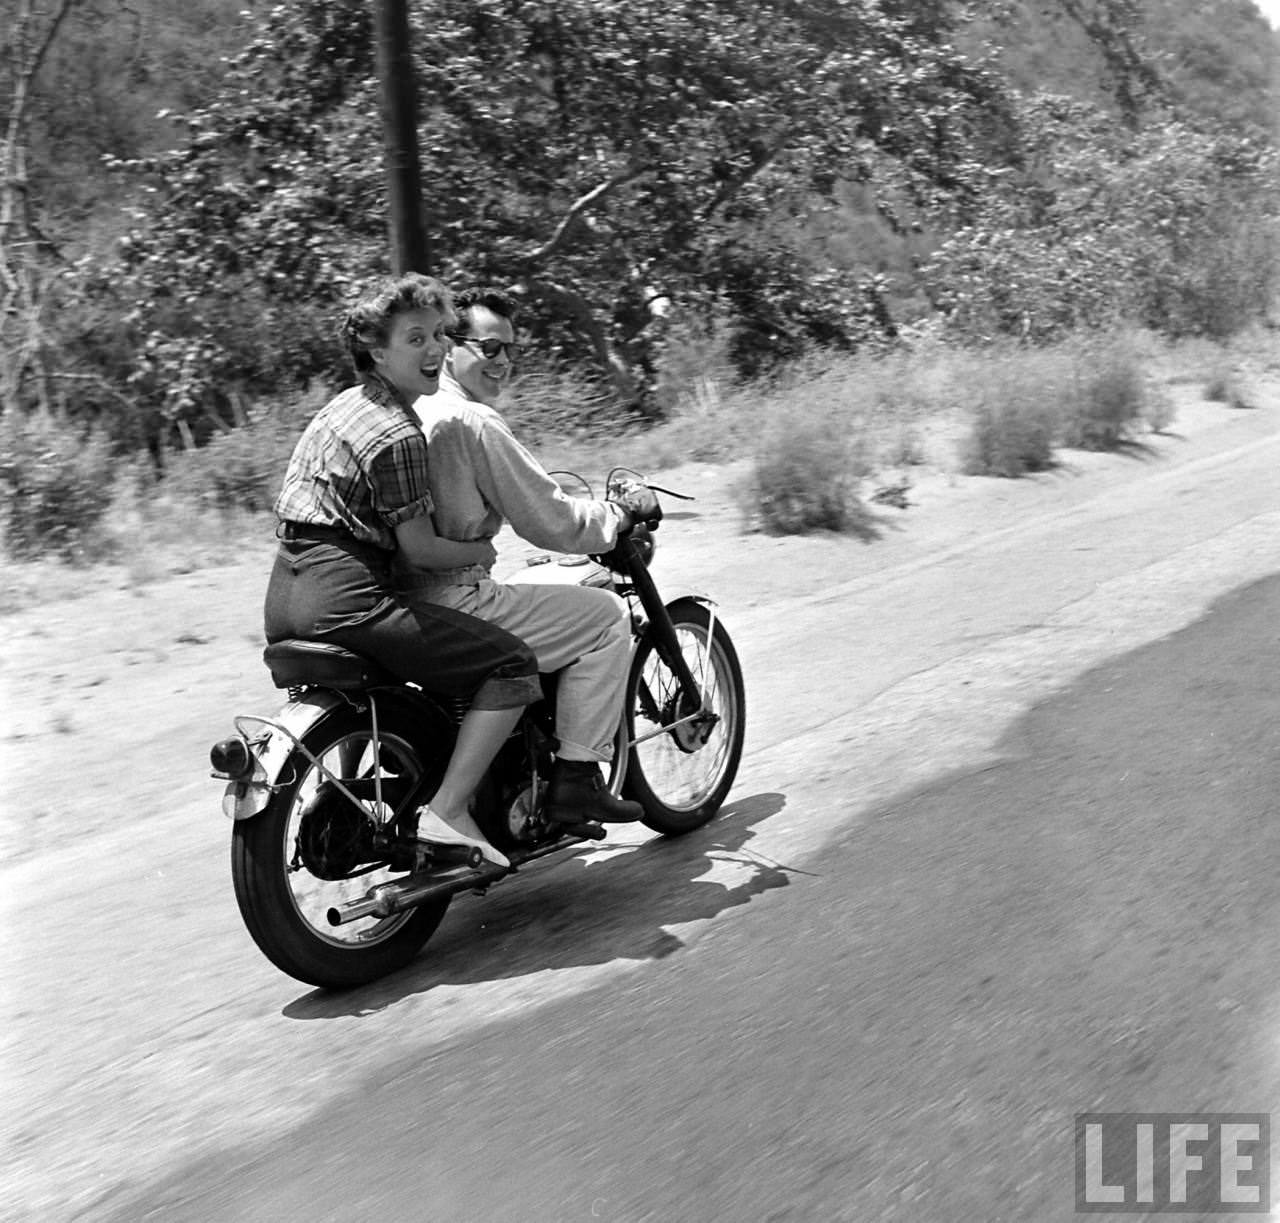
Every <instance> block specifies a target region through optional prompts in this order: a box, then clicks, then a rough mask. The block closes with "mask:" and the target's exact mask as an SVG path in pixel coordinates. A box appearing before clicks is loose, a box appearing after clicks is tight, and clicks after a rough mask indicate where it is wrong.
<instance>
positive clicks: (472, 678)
mask: <svg viewBox="0 0 1280 1223" xmlns="http://www.w3.org/2000/svg"><path fill="white" fill-rule="evenodd" d="M389 564H390V557H389V556H387V555H385V554H383V553H382V552H381V551H380V550H379V549H377V548H371V547H369V546H367V545H365V544H361V543H358V542H357V541H356V540H354V539H352V540H350V541H332V540H328V539H326V540H324V541H318V540H306V539H298V540H292V541H287V542H283V543H281V545H280V549H279V551H278V552H277V553H276V559H275V565H274V567H273V568H272V570H271V580H270V582H269V583H268V585H267V598H266V608H265V628H266V634H267V641H268V643H271V642H276V641H283V640H285V639H286V638H290V637H296V638H301V639H303V640H305V641H327V642H331V643H332V644H334V645H340V646H342V647H344V648H345V649H348V650H351V651H353V652H354V653H357V654H362V655H364V656H365V657H366V658H371V659H373V660H374V661H375V662H377V663H379V664H380V665H381V666H383V667H385V668H386V669H387V670H388V671H390V672H391V673H392V674H393V675H396V676H398V677H399V678H401V679H405V680H411V681H412V682H413V683H415V684H420V685H421V686H422V687H423V688H424V689H426V690H427V691H428V692H435V693H439V694H443V695H447V696H456V697H464V698H468V699H469V700H470V702H471V706H472V708H474V709H512V708H515V707H517V706H520V705H528V704H531V703H532V702H533V701H536V700H538V699H539V698H540V697H541V696H542V689H541V686H540V684H539V682H538V664H537V660H536V659H535V657H534V654H533V651H532V650H530V649H529V647H528V646H526V645H525V644H524V642H522V641H521V640H520V639H519V638H518V637H515V636H513V635H512V634H511V633H508V632H506V631H505V630H503V629H500V628H498V627H497V625H494V624H488V623H486V622H485V621H483V620H480V619H477V618H476V617H475V616H469V615H466V614H464V613H463V612H458V611H454V610H452V609H451V608H447V607H437V606H433V605H431V604H427V603H421V604H419V603H417V602H416V601H415V603H414V605H413V606H412V607H408V606H406V605H405V604H404V603H403V602H401V601H399V600H398V599H397V598H395V596H394V595H393V594H392V586H391V576H390V570H389Z"/></svg>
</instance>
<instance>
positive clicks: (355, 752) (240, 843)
mask: <svg viewBox="0 0 1280 1223" xmlns="http://www.w3.org/2000/svg"><path fill="white" fill-rule="evenodd" d="M378 722H379V725H378V731H379V739H380V741H381V745H382V752H381V761H382V778H383V785H384V796H383V797H384V803H383V808H382V810H381V811H375V806H376V804H375V802H374V801H372V798H371V797H370V798H366V797H365V796H366V795H369V794H371V793H372V791H371V784H372V783H371V779H372V777H373V775H374V771H373V761H374V752H373V744H372V734H371V723H370V720H369V716H368V714H367V713H358V712H357V711H356V710H354V709H341V710H335V711H334V712H333V713H332V714H330V715H329V716H328V717H326V718H325V719H324V720H323V721H321V722H320V723H318V724H317V725H316V726H314V727H312V729H311V730H310V731H308V732H307V734H305V735H304V736H303V737H302V742H303V744H304V745H305V746H306V747H307V748H308V749H309V750H310V751H311V752H312V753H313V754H314V755H315V756H316V757H317V758H318V759H319V760H320V761H322V762H323V763H324V764H325V765H326V766H327V767H328V768H329V769H330V770H331V771H332V772H333V773H334V774H336V775H337V776H338V777H340V778H341V779H343V780H344V781H347V782H355V783H357V784H356V785H354V786H349V787H348V788H350V789H352V790H353V791H356V792H358V793H357V797H360V798H361V800H362V801H361V804H360V805H361V808H362V809H363V813H364V814H363V815H362V814H361V812H360V811H358V810H357V809H356V807H355V805H354V804H352V803H351V801H350V800H349V799H348V798H346V797H345V796H342V795H340V794H339V793H338V791H337V790H336V787H334V786H333V784H332V781H331V780H328V779H326V778H325V776H324V774H323V772H321V770H319V769H318V768H317V767H316V766H315V765H314V764H313V763H312V762H311V761H310V760H309V759H308V758H307V757H306V755H305V754H304V753H303V752H302V751H300V750H298V749H295V750H294V751H293V752H292V754H291V755H290V756H289V758H288V760H287V761H286V763H285V765H284V768H283V769H282V770H281V774H280V776H281V778H282V779H283V780H284V784H283V785H282V786H281V788H280V789H278V790H277V791H276V792H275V793H274V794H273V795H272V797H271V801H270V802H269V803H268V804H267V806H266V808H265V809H264V810H262V811H261V812H259V814H257V815H255V816H253V817H251V818H250V819H247V820H238V821H237V822H236V824H235V826H234V829H233V832H232V838H231V877H232V881H233V883H234V885H235V895H236V901H237V903H238V904H239V906H240V914H241V916H242V917H243V919H244V923H245V925H246V926H247V927H248V930H249V933H250V935H252V937H253V940H254V942H255V943H257V945H258V947H259V949H260V950H261V951H262V953H263V954H264V955H265V956H266V957H267V959H269V960H270V961H271V962H272V963H273V964H274V965H275V966H276V967H277V968H279V969H280V970H281V971H282V972H285V973H288V974H289V976H291V977H295V978H296V979H297V980H299V981H303V982H306V983H307V984H308V985H318V986H321V987H324V988H327V989H349V988H351V987H353V986H357V985H364V984H366V983H367V982H369V981H373V980H376V979H377V978H378V977H383V976H386V975H387V974H388V973H391V972H395V971H396V970H397V969H399V968H403V967H404V966H405V965H406V964H408V963H409V962H410V961H411V960H412V959H413V958H414V956H416V955H417V954H418V952H419V950H421V948H422V946H423V944H424V943H426V941H427V940H428V939H429V938H430V937H431V935H432V934H433V933H434V932H435V929H436V927H437V926H438V925H439V924H440V920H441V918H443V917H444V914H445V910H446V909H447V908H448V907H449V898H448V897H445V898H444V899H442V900H438V901H434V902H432V903H429V904H425V905H422V906H420V907H418V908H414V909H408V910H406V911H404V912H402V913H397V914H394V915H393V916H391V917H386V918H377V917H368V918H361V919H360V920H358V921H354V922H350V923H347V924H344V925H341V926H331V925H330V924H329V922H328V919H327V913H328V910H329V909H330V908H331V907H334V906H338V905H341V904H342V903H343V902H344V901H347V900H352V899H356V898H358V897H360V896H363V895H364V894H365V892H366V891H368V889H369V888H371V887H374V886H376V885H377V884H380V883H386V882H389V881H391V880H394V879H399V878H404V875H403V874H398V875H397V874H393V873H392V872H391V871H389V870H387V869H386V868H385V867H379V868H378V869H376V870H372V871H369V872H367V873H364V874H359V875H356V876H355V877H354V878H350V879H331V878H323V877H321V876H319V875H316V874H314V873H312V870H311V869H310V868H309V867H308V865H307V862H306V859H307V858H308V857H310V858H311V860H312V864H313V865H317V863H316V861H315V855H316V852H317V847H325V846H327V845H328V844H329V842H330V841H333V840H337V841H339V842H340V841H341V837H339V836H335V835H332V834H333V833H342V832H350V831H352V829H353V828H354V829H359V828H360V827H361V826H362V824H367V823H368V822H369V821H377V822H379V823H385V822H387V821H388V820H389V819H390V818H391V817H392V816H393V815H394V814H398V812H397V811H393V810H392V806H393V802H395V803H399V805H400V806H401V807H404V806H407V805H408V804H409V803H410V802H414V801H416V802H421V801H423V800H422V797H421V795H422V794H423V793H430V790H431V789H433V788H434V785H435V783H436V782H438V780H439V776H440V775H441V774H442V773H443V771H444V765H445V763H446V762H447V759H448V756H447V752H448V745H447V744H446V745H444V750H445V757H444V760H440V759H439V758H437V757H433V756H432V755H431V754H428V753H427V752H426V751H425V750H424V749H423V748H422V747H421V746H420V738H421V736H420V734H419V733H418V732H420V731H421V729H422V723H421V722H420V721H417V720H415V719H414V718H413V717H412V716H410V715H409V714H408V713H406V712H404V711H402V710H399V709H395V708H391V709H387V710H385V711H383V710H382V709H381V707H380V716H379V719H378ZM304 820H309V821H310V822H311V823H310V826H309V827H308V825H307V824H305V823H304ZM325 820H329V821H331V822H330V823H326V824H325V825H323V826H321V827H319V828H316V826H315V825H316V823H317V821H325ZM341 848H342V846H341V844H340V843H339V845H338V850H339V852H340V851H341ZM360 857H361V855H359V854H358V853H357V854H356V856H355V859H354V860H353V862H352V865H353V866H358V865H360V861H359V859H360ZM324 869H325V868H324V867H323V866H321V870H322V871H323V870H324Z"/></svg>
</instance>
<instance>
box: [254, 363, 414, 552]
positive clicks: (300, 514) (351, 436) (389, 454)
mask: <svg viewBox="0 0 1280 1223" xmlns="http://www.w3.org/2000/svg"><path fill="white" fill-rule="evenodd" d="M432 508H433V506H432V501H431V490H430V486H429V484H428V482H427V441H426V438H425V437H424V436H423V434H422V428H421V426H420V425H419V424H418V420H417V417H415V416H414V414H413V412H412V411H411V410H410V409H409V408H408V407H407V406H406V405H405V404H404V402H403V401H402V400H401V399H400V397H399V396H398V395H397V394H396V393H395V391H394V390H392V388H391V387H390V386H388V385H387V384H386V383H385V382H383V381H382V380H381V379H380V378H377V377H369V378H367V379H366V380H365V381H364V382H363V383H362V384H361V385H360V386H353V387H350V388H348V389H347V390H345V391H343V392H342V393H341V394H340V395H338V396H336V397H335V398H333V399H331V400H330V401H329V402H328V403H327V404H325V406H324V407H323V408H321V409H320V411H319V412H317V413H316V414H315V416H314V417H313V418H312V420H311V423H310V424H309V425H308V426H307V428H306V430H305V432H304V433H303V434H302V437H301V438H300V439H299V440H298V445H297V446H296V447H295V449H294V452H293V458H291V459H290V460H289V470H288V472H287V473H286V475H285V478H284V487H283V488H282V489H281V490H280V496H279V497H277V498H276V505H275V510H276V516H277V517H278V518H279V519H280V520H281V521H283V522H299V523H311V524H313V525H316V526H325V527H339V528H341V529H343V530H346V531H350V532H351V534H352V535H354V536H355V537H356V538H357V539H358V540H361V541H362V542H364V543H368V544H373V545H374V546H376V547H379V548H383V549H385V550H387V551H394V550H395V546H396V538H395V528H396V527H397V526H398V525H399V524H400V523H402V522H407V521H408V520H409V519H411V518H416V517H418V515H420V514H429V513H430V512H431V510H432Z"/></svg>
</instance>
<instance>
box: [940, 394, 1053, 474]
mask: <svg viewBox="0 0 1280 1223" xmlns="http://www.w3.org/2000/svg"><path fill="white" fill-rule="evenodd" d="M1053 436H1054V423H1053V413H1052V409H1051V407H1050V406H1049V405H1047V404H1045V403H1044V402H1043V401H1039V400H1036V399H1035V398H1033V397H1031V396H1019V397H1016V398H1012V399H1007V400H988V401H987V402H984V403H981V404H979V405H978V407H977V408H976V409H975V410H974V415H973V423H972V426H971V428H970V431H969V435H968V437H967V439H966V440H965V444H964V447H963V450H962V460H963V464H964V470H965V473H966V474H967V475H971V476H1007V477H1009V478H1016V477H1017V476H1021V475H1025V474H1026V473H1027V472H1029V471H1046V470H1048V468H1050V467H1052V466H1053Z"/></svg>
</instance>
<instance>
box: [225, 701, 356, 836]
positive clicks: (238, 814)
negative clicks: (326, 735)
mask: <svg viewBox="0 0 1280 1223" xmlns="http://www.w3.org/2000/svg"><path fill="white" fill-rule="evenodd" d="M345 703H346V702H345V701H343V699H342V698H341V697H340V696H338V695H337V694H336V693H334V692H330V691H328V690H327V689H324V688H310V689H308V690H307V691H306V692H304V693H303V694H302V695H301V696H300V697H298V699H297V700H294V701H290V702H289V703H288V704H287V705H285V706H284V707H283V708H282V709H281V710H280V711H279V713H277V714H276V715H275V717H273V718H263V717H259V716H258V715H257V714H249V713H243V714H239V715H237V716H236V718H235V719H234V721H235V726H236V730H237V731H238V732H239V733H240V734H241V735H243V736H244V737H245V739H246V740H247V741H248V744H249V748H250V750H251V751H252V753H253V758H254V763H253V776H252V777H249V778H246V779H245V780H244V781H233V782H231V783H230V784H229V785H228V786H227V788H226V790H225V791H224V792H223V795H222V813H223V814H224V815H225V816H227V817H228V818H230V819H233V820H247V819H249V818H250V817H251V816H254V815H257V814H258V812H259V811H261V810H262V809H263V808H264V807H266V805H267V803H268V802H269V801H270V800H271V795H272V792H273V791H272V788H273V787H274V786H275V785H276V784H277V783H278V782H279V779H280V771H281V770H282V769H283V768H284V762H285V761H286V760H287V759H288V758H289V753H290V752H292V751H293V748H294V745H295V741H296V740H297V739H301V738H302V736H303V735H305V734H306V733H307V732H308V731H309V730H311V728H312V727H313V726H315V724H316V723H317V722H319V721H320V719H321V718H324V717H326V716H327V715H328V714H330V713H331V712H332V711H333V710H334V709H337V708H338V707H340V706H343V705H345Z"/></svg>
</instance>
